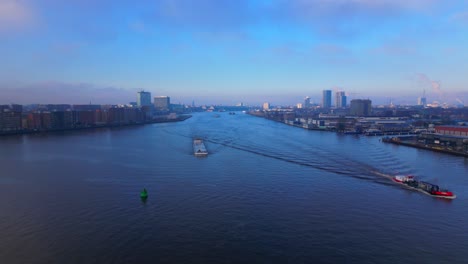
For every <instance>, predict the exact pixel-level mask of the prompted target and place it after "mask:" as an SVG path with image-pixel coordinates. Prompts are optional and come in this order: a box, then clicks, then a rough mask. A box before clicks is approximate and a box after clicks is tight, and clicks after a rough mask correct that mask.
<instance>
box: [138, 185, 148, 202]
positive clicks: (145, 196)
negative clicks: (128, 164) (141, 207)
mask: <svg viewBox="0 0 468 264" xmlns="http://www.w3.org/2000/svg"><path fill="white" fill-rule="evenodd" d="M140 198H141V199H146V198H148V192H147V191H146V188H144V189H143V191H141V192H140Z"/></svg>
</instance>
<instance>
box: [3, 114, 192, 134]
mask: <svg viewBox="0 0 468 264" xmlns="http://www.w3.org/2000/svg"><path fill="white" fill-rule="evenodd" d="M191 117H192V115H181V116H178V117H177V118H173V119H168V118H156V119H153V120H150V121H146V122H140V123H136V122H135V123H124V124H104V125H92V126H83V127H73V128H58V129H43V130H19V131H10V132H0V137H7V136H16V135H31V134H47V133H54V132H65V131H77V130H87V129H96V128H115V127H129V126H144V125H149V124H157V123H173V122H181V121H185V120H187V119H189V118H191Z"/></svg>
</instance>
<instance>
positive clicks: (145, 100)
mask: <svg viewBox="0 0 468 264" xmlns="http://www.w3.org/2000/svg"><path fill="white" fill-rule="evenodd" d="M136 103H137V106H138V107H142V106H150V105H151V93H150V92H145V91H139V92H138V93H137V102H136Z"/></svg>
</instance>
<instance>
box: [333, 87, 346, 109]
mask: <svg viewBox="0 0 468 264" xmlns="http://www.w3.org/2000/svg"><path fill="white" fill-rule="evenodd" d="M335 107H336V108H345V107H346V94H345V92H344V91H338V92H336V93H335Z"/></svg>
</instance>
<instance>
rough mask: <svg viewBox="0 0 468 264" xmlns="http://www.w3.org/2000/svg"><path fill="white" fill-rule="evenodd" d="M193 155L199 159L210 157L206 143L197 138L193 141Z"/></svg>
mask: <svg viewBox="0 0 468 264" xmlns="http://www.w3.org/2000/svg"><path fill="white" fill-rule="evenodd" d="M193 154H194V155H195V156H197V157H203V156H207V155H208V151H207V150H206V147H205V143H203V140H202V139H199V138H196V139H194V140H193Z"/></svg>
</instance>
